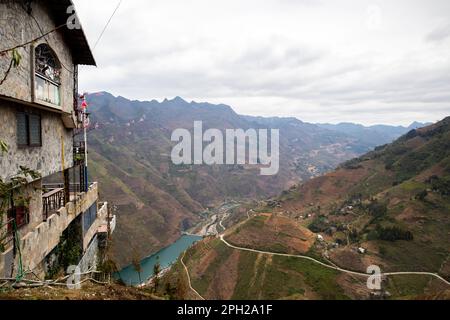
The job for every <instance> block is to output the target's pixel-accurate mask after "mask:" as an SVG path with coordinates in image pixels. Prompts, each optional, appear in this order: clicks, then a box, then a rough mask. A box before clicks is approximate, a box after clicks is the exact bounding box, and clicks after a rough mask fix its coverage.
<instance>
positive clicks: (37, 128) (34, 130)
mask: <svg viewBox="0 0 450 320" xmlns="http://www.w3.org/2000/svg"><path fill="white" fill-rule="evenodd" d="M28 117H29V125H30V146H33V147H39V146H41V145H42V139H41V117H40V116H39V115H35V114H30V115H29V116H28Z"/></svg>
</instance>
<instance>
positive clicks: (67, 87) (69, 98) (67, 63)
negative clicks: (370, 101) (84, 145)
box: [0, 1, 74, 114]
mask: <svg viewBox="0 0 450 320" xmlns="http://www.w3.org/2000/svg"><path fill="white" fill-rule="evenodd" d="M31 7H32V14H33V16H34V17H35V18H36V20H37V21H38V23H39V25H40V27H41V28H42V30H43V32H44V33H46V32H48V31H50V30H52V29H55V27H56V25H55V23H54V22H53V20H52V19H51V17H50V15H49V13H48V11H47V8H46V7H44V6H43V5H42V2H40V1H37V2H36V1H33V2H32V4H31ZM68 16H69V15H68ZM39 36H41V32H40V30H39V28H38V26H37V24H36V22H35V21H34V19H33V18H32V17H31V16H29V15H28V14H27V12H26V11H25V10H24V9H23V8H22V6H21V4H20V3H19V1H0V50H3V49H7V48H12V47H15V46H17V45H18V44H23V43H26V42H28V41H30V40H33V39H36V38H37V37H39ZM46 40H47V41H46ZM41 43H48V44H49V45H50V47H51V48H52V49H53V51H54V52H55V54H56V55H57V57H58V59H59V60H60V62H61V64H62V65H64V67H62V73H61V91H60V95H61V106H52V107H54V108H55V109H57V110H61V111H63V112H65V113H70V114H71V113H72V110H73V88H74V81H73V68H74V64H73V59H72V54H71V52H70V50H69V48H68V46H67V45H66V43H65V42H64V38H63V35H62V33H61V30H58V31H55V32H53V33H51V34H49V35H48V36H47V37H46V39H40V40H38V41H36V42H35V43H34V44H30V45H27V46H25V47H24V48H20V49H18V52H19V53H20V55H21V56H22V59H21V62H20V65H19V67H18V68H13V69H12V70H11V72H10V74H9V76H8V78H7V80H6V81H5V83H4V84H3V85H2V86H1V87H0V96H6V97H9V98H13V99H17V100H22V101H25V102H29V103H32V102H34V101H33V94H32V92H33V91H34V88H33V87H34V86H33V83H34V74H33V70H34V67H33V64H34V61H32V60H33V59H32V58H33V52H34V48H35V47H36V46H38V45H39V44H41ZM10 61H11V53H9V54H8V55H5V56H0V75H1V76H2V78H3V75H4V74H5V72H6V70H7V68H8V66H9V63H10ZM40 104H41V105H43V106H44V105H45V106H46V107H49V106H48V105H47V104H44V103H40Z"/></svg>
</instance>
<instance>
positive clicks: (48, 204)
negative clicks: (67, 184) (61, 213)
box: [42, 187, 66, 221]
mask: <svg viewBox="0 0 450 320" xmlns="http://www.w3.org/2000/svg"><path fill="white" fill-rule="evenodd" d="M44 189H46V190H50V191H48V192H46V193H44V194H43V195H42V205H43V213H44V221H47V219H48V217H49V216H51V215H52V214H53V213H55V212H57V211H58V210H59V209H61V208H62V207H64V206H65V204H66V201H65V200H66V199H65V192H64V188H55V189H47V188H45V187H44Z"/></svg>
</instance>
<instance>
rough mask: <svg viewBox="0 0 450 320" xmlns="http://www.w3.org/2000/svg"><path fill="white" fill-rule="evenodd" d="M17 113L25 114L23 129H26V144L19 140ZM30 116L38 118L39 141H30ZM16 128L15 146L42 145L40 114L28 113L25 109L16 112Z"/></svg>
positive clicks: (29, 146)
mask: <svg viewBox="0 0 450 320" xmlns="http://www.w3.org/2000/svg"><path fill="white" fill-rule="evenodd" d="M19 115H24V116H25V129H26V137H27V142H26V144H23V143H20V142H19V125H18V120H17V118H18V116H19ZM30 116H34V117H37V118H38V119H39V137H38V138H39V143H31V130H30ZM16 130H17V146H18V148H19V149H25V148H41V147H42V116H41V115H40V114H37V113H30V112H25V111H18V112H16Z"/></svg>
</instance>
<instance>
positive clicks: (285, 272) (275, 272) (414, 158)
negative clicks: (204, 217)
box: [166, 118, 450, 299]
mask: <svg viewBox="0 0 450 320" xmlns="http://www.w3.org/2000/svg"><path fill="white" fill-rule="evenodd" d="M250 215H251V218H250V219H249V220H246V221H244V222H241V223H238V224H237V225H235V226H234V227H232V228H231V229H229V230H228V231H227V232H226V234H225V236H224V239H225V240H226V242H224V241H221V239H218V238H210V239H207V240H205V241H203V242H201V243H198V244H197V245H196V246H194V247H193V248H191V249H190V250H189V251H188V252H187V254H186V256H185V258H184V262H185V264H186V266H187V268H188V271H189V273H190V277H191V279H192V287H193V288H195V289H196V290H197V291H198V292H199V293H200V294H201V295H202V296H203V297H204V298H206V299H216V298H225V299H234V298H238V299H253V298H260V299H264V298H267V299H346V298H350V299H367V298H370V292H369V291H368V289H367V287H366V280H367V277H364V276H359V275H357V274H352V273H351V272H359V273H366V272H367V267H368V266H370V265H377V266H379V267H380V268H381V270H382V272H384V273H391V272H394V273H395V272H409V274H407V275H393V276H388V277H386V278H385V280H384V282H383V291H382V293H383V295H384V297H386V298H392V299H398V298H406V299H412V298H429V299H436V298H437V299H448V298H449V293H450V291H449V290H450V287H449V285H448V284H446V283H445V282H444V281H442V280H441V279H439V278H438V277H442V278H444V279H447V282H448V281H449V280H450V259H449V254H450V236H449V235H450V118H447V119H444V120H443V121H441V122H439V123H437V124H434V125H431V126H429V127H426V128H422V129H417V130H413V131H411V132H409V133H408V134H407V135H405V136H403V137H402V138H400V139H399V140H397V141H396V142H394V143H392V144H390V145H386V146H383V147H379V148H377V149H376V150H375V151H373V152H370V153H368V154H367V155H365V156H363V157H360V158H357V159H354V160H352V161H349V162H347V163H345V164H344V165H342V166H341V167H340V168H339V169H337V170H336V171H334V172H332V173H329V174H326V175H324V176H322V177H319V178H315V179H312V180H310V181H308V182H306V183H304V184H302V185H300V186H298V187H295V188H292V189H291V190H289V191H286V192H283V194H282V195H281V196H280V197H279V198H277V199H273V200H271V201H268V202H267V204H266V205H262V206H261V207H258V208H253V210H251V214H250ZM311 239H314V240H313V241H311ZM227 244H228V245H227ZM245 249H249V250H257V251H254V252H251V251H249V250H245ZM270 253H272V254H270ZM279 253H282V254H284V253H285V254H291V255H292V254H293V255H302V256H303V257H310V258H312V259H315V260H308V259H305V258H299V257H293V256H287V255H279ZM326 266H331V267H326ZM333 267H334V268H337V269H338V270H336V269H333ZM339 269H345V270H348V271H349V272H350V273H346V272H341V271H339ZM414 272H421V273H431V274H434V276H432V275H428V274H414ZM182 274H183V269H182V268H181V267H180V265H179V263H178V264H177V265H176V266H175V267H174V268H173V271H172V272H171V273H170V274H169V275H168V276H167V278H166V281H173V279H174V278H177V277H178V278H179V277H182Z"/></svg>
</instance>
